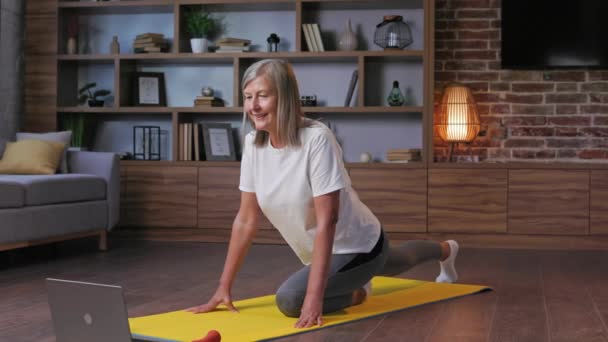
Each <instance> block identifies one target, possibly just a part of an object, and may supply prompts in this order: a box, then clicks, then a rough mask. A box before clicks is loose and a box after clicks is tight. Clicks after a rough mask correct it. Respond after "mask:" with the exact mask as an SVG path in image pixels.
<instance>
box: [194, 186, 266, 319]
mask: <svg viewBox="0 0 608 342" xmlns="http://www.w3.org/2000/svg"><path fill="white" fill-rule="evenodd" d="M259 217H260V207H259V206H258V201H257V197H256V196H255V193H253V192H241V205H240V208H239V212H238V213H237V215H236V217H235V219H234V223H233V224H232V233H231V234H230V243H229V245H228V254H227V255H226V261H225V263H224V270H223V272H222V276H221V277H220V282H219V286H218V288H217V290H216V292H215V294H214V295H213V297H212V298H211V299H210V300H209V302H207V303H206V304H203V305H199V306H195V307H192V308H190V309H188V311H191V312H194V313H202V312H208V311H212V310H213V309H215V308H216V307H217V306H218V305H219V304H224V305H226V306H227V307H228V308H229V309H230V310H231V311H237V310H236V308H235V307H234V306H233V305H232V299H231V296H230V290H231V288H232V282H233V281H234V277H235V276H236V273H237V272H238V270H239V268H240V266H241V264H242V263H243V260H244V259H245V256H246V255H247V251H248V250H249V247H250V246H251V241H252V240H253V238H254V236H255V233H256V232H257V229H258V222H259Z"/></svg>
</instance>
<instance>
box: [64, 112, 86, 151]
mask: <svg viewBox="0 0 608 342" xmlns="http://www.w3.org/2000/svg"><path fill="white" fill-rule="evenodd" d="M92 125H93V122H92V120H91V119H90V115H87V114H83V113H70V114H68V113H66V114H64V115H63V116H62V120H61V127H62V129H64V130H66V131H72V141H71V142H70V146H72V147H88V146H89V145H90V144H91V142H92V135H91V132H92V131H93V127H92Z"/></svg>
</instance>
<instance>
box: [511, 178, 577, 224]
mask: <svg viewBox="0 0 608 342" xmlns="http://www.w3.org/2000/svg"><path fill="white" fill-rule="evenodd" d="M588 231H589V171H587V170H510V171H509V232H510V233H520V234H587V233H588Z"/></svg>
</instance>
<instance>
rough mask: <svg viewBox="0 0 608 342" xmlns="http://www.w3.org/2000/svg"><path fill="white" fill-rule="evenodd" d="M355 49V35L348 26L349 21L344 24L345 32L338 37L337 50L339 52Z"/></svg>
mask: <svg viewBox="0 0 608 342" xmlns="http://www.w3.org/2000/svg"><path fill="white" fill-rule="evenodd" d="M356 49H357V35H356V34H355V32H353V29H352V27H351V26H350V19H348V23H347V24H346V30H344V31H343V32H341V33H340V35H339V37H338V50H340V51H354V50H356Z"/></svg>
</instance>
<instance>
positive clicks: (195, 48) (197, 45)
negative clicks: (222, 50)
mask: <svg viewBox="0 0 608 342" xmlns="http://www.w3.org/2000/svg"><path fill="white" fill-rule="evenodd" d="M208 44H209V43H208V41H207V38H192V39H190V48H192V53H204V52H207V48H208Z"/></svg>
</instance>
